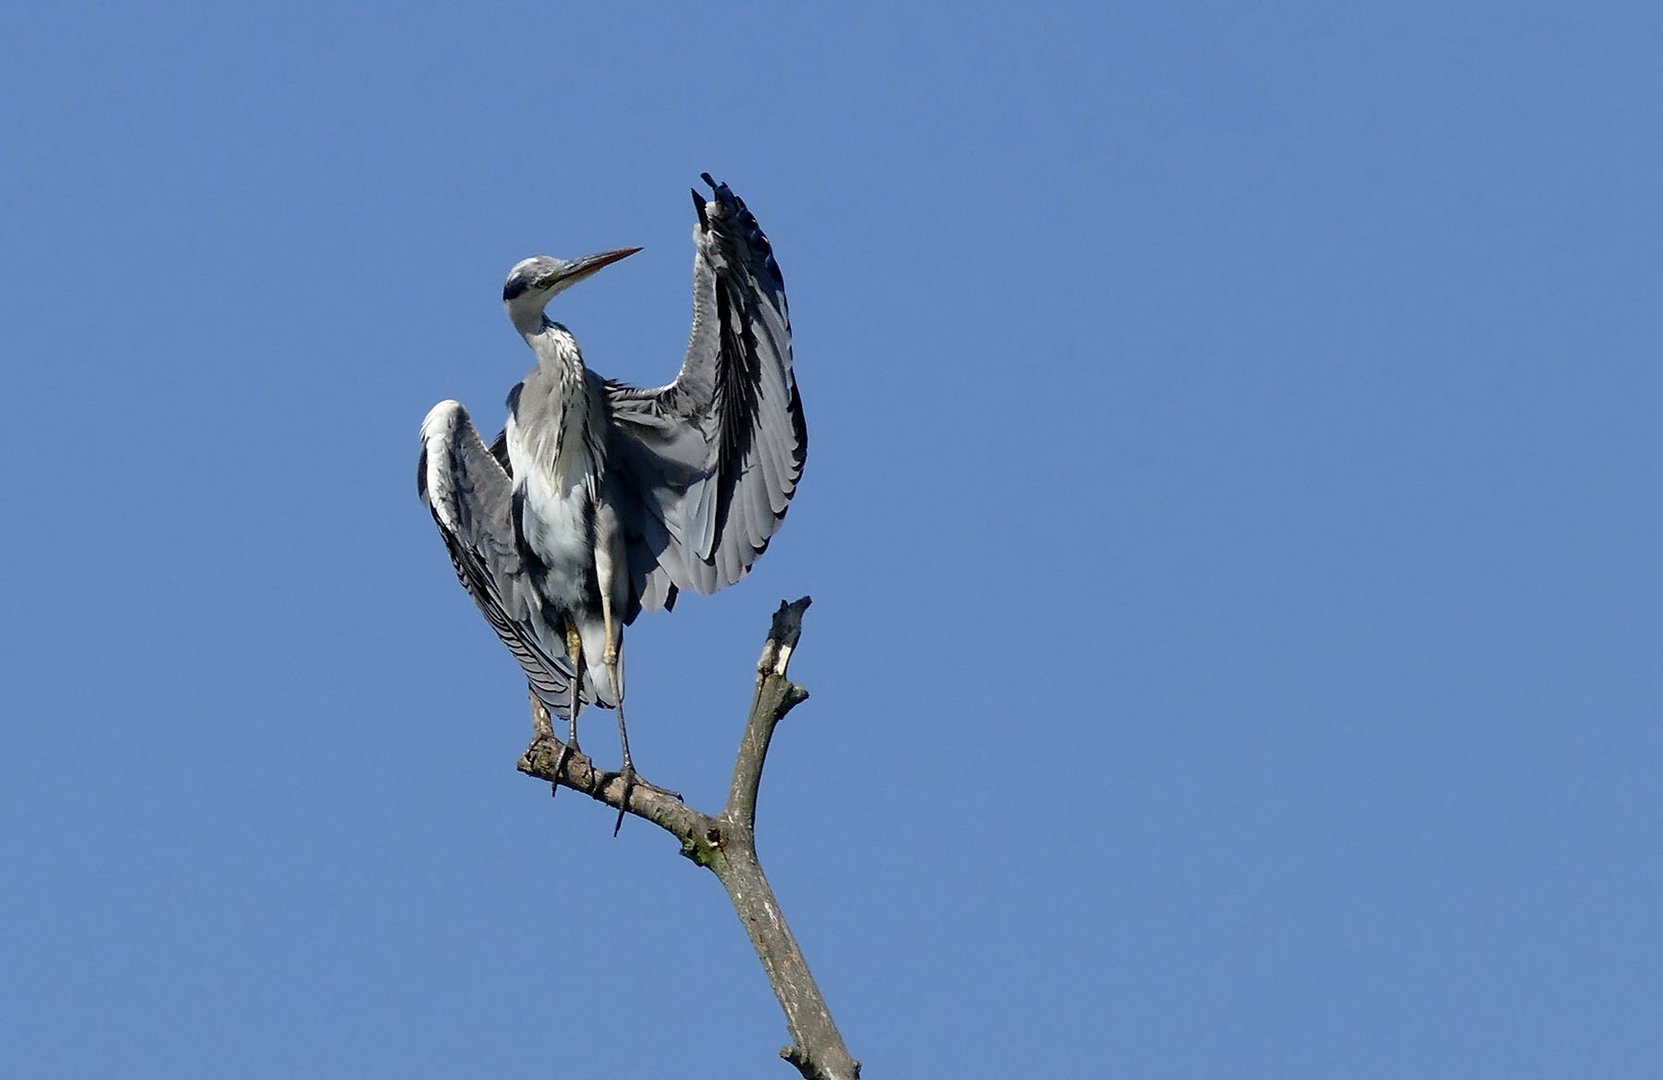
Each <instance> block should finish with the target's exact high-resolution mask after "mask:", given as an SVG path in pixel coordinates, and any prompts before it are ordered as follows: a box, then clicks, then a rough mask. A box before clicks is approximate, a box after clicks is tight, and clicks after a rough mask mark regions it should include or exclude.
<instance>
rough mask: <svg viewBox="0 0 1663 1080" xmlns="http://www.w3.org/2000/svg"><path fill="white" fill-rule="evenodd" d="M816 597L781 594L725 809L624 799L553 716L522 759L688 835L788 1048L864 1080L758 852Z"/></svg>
mask: <svg viewBox="0 0 1663 1080" xmlns="http://www.w3.org/2000/svg"><path fill="white" fill-rule="evenodd" d="M808 605H809V598H808V597H806V596H805V597H803V598H802V599H800V600H797V601H795V602H793V603H789V604H788V603H784V602H781V604H780V606H779V610H778V611H776V612H775V613H774V621H773V626H772V627H771V629H770V631H769V634H768V640H767V642H766V643H765V644H764V645H763V647H762V657H761V659H759V660H758V661H757V668H756V693H755V695H754V696H753V697H752V699H751V711H750V715H749V716H748V717H747V718H746V720H745V732H744V734H743V735H742V736H741V737H740V740H739V753H738V756H737V757H736V759H735V761H734V766H733V781H732V783H731V784H730V785H729V788H728V801H727V805H726V806H725V807H723V809H722V812H721V813H719V814H716V815H714V816H712V815H709V814H703V813H700V812H699V811H697V810H694V809H693V808H692V807H689V806H687V805H685V804H683V803H682V802H680V801H679V800H677V799H675V798H673V797H672V796H670V795H668V794H666V793H664V792H662V791H658V790H655V789H653V788H650V787H645V786H643V785H640V784H637V785H635V786H634V787H632V788H631V789H630V790H629V803H628V805H627V806H624V805H622V804H621V800H622V799H623V798H624V784H623V780H622V779H621V778H620V777H619V776H618V774H616V773H604V772H601V771H600V770H598V769H596V768H595V764H594V762H593V761H592V760H590V758H589V757H588V756H587V755H585V754H583V753H581V752H579V751H576V750H572V749H571V748H570V747H568V746H566V744H564V743H562V742H561V741H560V740H559V739H557V738H556V737H555V736H554V733H553V730H552V729H551V728H550V726H549V724H548V722H547V718H546V717H543V718H541V719H540V720H539V719H536V718H535V715H534V720H533V723H534V728H535V733H536V737H535V738H534V739H533V740H532V743H531V746H530V747H529V748H528V749H527V750H526V752H525V755H524V756H523V757H521V758H520V765H519V768H520V771H521V772H523V773H527V774H528V775H531V776H534V777H536V778H537V779H539V780H544V781H547V782H549V783H552V784H554V785H556V786H557V787H565V788H571V789H572V790H573V791H579V792H582V793H583V794H585V795H588V796H589V797H590V798H592V799H595V800H597V801H599V802H603V803H605V804H606V805H607V806H610V807H612V808H613V809H615V810H616V809H623V810H625V811H627V812H628V813H631V814H634V815H635V816H636V817H640V818H645V819H646V820H648V821H650V822H652V823H653V824H654V825H657V826H658V827H659V828H661V829H664V830H665V831H666V832H668V833H670V834H671V835H672V836H674V837H676V839H678V840H679V841H681V853H682V854H683V855H685V856H687V857H688V858H689V859H692V860H693V861H694V862H696V863H698V864H699V865H700V866H703V867H705V868H706V869H708V870H710V871H711V872H712V873H714V874H715V875H716V877H717V879H718V880H719V881H721V883H722V887H723V888H724V889H726V890H727V894H728V899H729V900H731V901H732V903H733V910H734V913H735V914H737V915H738V916H739V922H740V924H741V925H742V926H744V928H745V933H746V934H747V935H748V936H749V937H750V939H751V946H752V947H753V948H754V949H756V955H757V958H758V959H759V960H761V961H762V968H763V970H764V971H765V972H766V973H767V975H768V984H769V986H771V987H772V988H773V991H774V997H776V998H777V999H779V1003H780V1008H781V1009H783V1010H785V1026H786V1030H787V1031H789V1032H790V1035H791V1044H790V1045H788V1046H786V1047H785V1048H784V1049H782V1050H781V1051H780V1056H781V1057H783V1058H785V1059H786V1060H787V1061H789V1062H790V1063H791V1064H793V1065H795V1066H796V1067H797V1071H798V1072H800V1073H802V1075H803V1076H804V1077H805V1078H807V1080H859V1077H860V1062H858V1061H856V1060H855V1059H854V1058H853V1057H851V1056H849V1051H848V1048H847V1047H845V1046H844V1045H843V1037H842V1036H841V1035H840V1034H839V1033H838V1030H837V1024H836V1023H835V1022H834V1021H833V1020H832V1015H831V1011H830V1010H829V1009H827V1008H826V1001H825V998H824V997H822V996H821V994H820V988H819V987H818V986H816V985H815V982H814V976H813V975H811V974H810V973H809V970H808V961H806V960H805V959H804V958H803V953H802V950H801V949H800V948H798V947H797V939H796V938H795V937H793V936H792V934H791V928H790V927H789V926H787V925H786V923H785V915H784V914H783V913H782V912H781V911H780V907H779V903H778V902H777V901H776V900H775V899H774V891H773V889H771V888H770V887H769V885H768V879H767V878H766V877H765V876H764V875H763V873H762V863H761V862H760V861H759V860H758V859H757V854H756V835H755V829H756V800H757V790H758V788H759V787H760V785H761V783H762V767H763V765H764V764H765V763H766V761H767V758H768V745H769V743H770V741H771V740H772V739H773V736H774V729H775V728H776V727H777V726H779V722H780V721H781V720H782V719H784V717H785V714H786V713H788V712H790V711H791V710H792V708H793V707H795V706H796V705H798V704H800V703H802V702H803V701H805V700H807V698H808V691H807V690H804V689H803V688H802V687H801V686H798V685H797V684H796V683H794V682H792V681H791V680H790V679H789V678H787V677H786V668H787V666H788V665H789V664H790V662H791V653H792V651H793V650H794V649H795V648H796V647H797V639H798V638H799V637H800V636H801V634H802V628H803V612H804V611H806V610H807V609H808ZM533 711H534V714H535V710H533Z"/></svg>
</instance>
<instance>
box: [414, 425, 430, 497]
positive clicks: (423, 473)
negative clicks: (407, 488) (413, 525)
mask: <svg viewBox="0 0 1663 1080" xmlns="http://www.w3.org/2000/svg"><path fill="white" fill-rule="evenodd" d="M416 497H417V498H418V499H420V500H421V501H422V502H424V503H425V502H426V501H427V440H425V439H423V440H422V456H421V457H419V458H417V459H416Z"/></svg>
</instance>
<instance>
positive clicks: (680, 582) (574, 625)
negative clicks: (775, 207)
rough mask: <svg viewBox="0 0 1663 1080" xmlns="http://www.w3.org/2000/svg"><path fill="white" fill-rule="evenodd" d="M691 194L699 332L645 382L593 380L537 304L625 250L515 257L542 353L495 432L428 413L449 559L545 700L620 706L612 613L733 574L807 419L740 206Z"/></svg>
mask: <svg viewBox="0 0 1663 1080" xmlns="http://www.w3.org/2000/svg"><path fill="white" fill-rule="evenodd" d="M705 180H706V182H707V183H710V184H711V186H712V189H713V195H712V198H711V200H710V201H709V202H706V201H704V200H703V199H702V198H701V197H700V196H699V194H698V193H697V192H694V205H695V206H696V207H697V208H698V213H699V224H698V226H697V228H696V229H695V231H694V246H695V257H694V263H693V329H692V333H691V336H690V339H689V341H688V345H687V352H686V356H685V358H684V360H683V362H682V368H681V372H680V374H679V375H678V376H677V378H676V379H675V381H674V382H671V383H670V384H668V385H666V386H663V387H659V388H657V389H640V388H636V387H632V386H626V385H624V384H621V383H617V382H612V381H609V380H605V379H602V378H601V377H600V376H598V375H596V374H595V373H593V372H592V371H590V370H589V369H588V368H587V367H586V366H585V365H584V361H583V355H582V352H581V350H580V349H579V347H578V344H577V340H576V338H574V337H573V336H572V334H571V332H570V331H568V330H567V329H566V328H565V327H564V326H562V325H560V324H559V323H557V322H555V321H553V320H551V319H550V318H549V317H548V316H547V314H546V313H545V310H544V309H545V307H546V305H547V304H548V301H549V300H550V299H552V298H553V297H554V296H555V295H556V294H558V293H559V292H560V291H562V290H563V289H565V288H566V287H568V286H569V285H571V284H573V283H575V282H577V281H579V280H582V279H583V278H585V277H587V276H589V275H590V274H592V273H594V272H595V271H597V270H599V269H601V268H602V267H604V266H607V265H609V264H611V263H613V262H616V261H618V260H619V259H622V258H624V257H626V256H628V255H631V254H633V253H634V252H635V251H637V250H639V249H637V248H621V249H617V250H614V251H607V252H601V253H599V254H597V255H590V256H587V257H585V258H582V259H576V260H572V261H569V262H568V261H565V260H560V259H551V258H548V257H545V256H538V257H536V258H531V259H526V260H524V261H522V262H521V263H519V264H517V265H516V266H515V267H514V268H513V270H512V271H511V272H510V273H509V276H508V281H507V283H506V284H505V285H504V287H503V302H504V304H505V306H506V307H507V309H508V315H509V319H510V321H511V322H512V323H513V325H514V328H515V329H516V330H517V331H518V332H519V333H520V335H521V337H523V338H524V339H525V341H526V344H527V345H529V346H530V348H531V350H532V352H533V354H534V355H535V356H536V366H535V367H533V368H532V370H531V372H530V373H529V374H528V375H527V376H526V378H525V380H524V381H523V382H521V383H520V384H519V385H517V386H515V387H514V389H513V390H512V391H511V392H510V393H509V396H508V409H509V415H508V421H507V424H506V426H505V428H504V431H503V434H502V435H501V436H499V438H498V439H497V441H496V442H495V443H494V444H493V445H492V446H491V447H489V448H487V447H486V446H485V444H484V443H483V441H482V440H481V439H480V437H479V434H478V432H477V430H476V429H475V428H474V426H473V424H472V421H471V420H470V419H469V418H468V415H467V412H466V410H464V409H463V408H462V406H461V405H460V404H458V403H456V402H454V401H445V402H440V403H439V404H438V405H436V406H434V408H433V410H432V411H431V412H429V413H428V416H427V419H426V420H425V421H424V422H423V425H422V458H421V464H420V466H419V467H418V477H417V483H418V487H419V489H420V493H421V496H422V500H423V501H424V502H425V503H427V505H428V507H429V509H430V510H431V511H432V513H433V518H434V521H435V523H436V524H437V525H438V527H439V533H440V535H441V537H443V539H444V541H445V545H446V547H447V549H448V550H449V552H450V556H451V562H452V565H453V566H454V567H455V569H456V572H457V576H458V577H459V578H460V579H461V581H462V584H463V585H464V586H465V587H466V588H467V590H468V592H469V593H470V594H471V595H472V596H473V598H474V600H475V602H476V603H477V604H478V605H479V608H480V610H481V611H482V612H483V613H484V614H485V616H486V618H487V620H488V621H489V622H490V623H491V625H492V628H493V629H495V630H496V632H497V635H498V636H499V637H500V638H501V639H502V640H503V642H504V643H505V644H506V645H507V646H508V647H509V650H510V651H511V652H513V654H514V656H515V658H516V659H517V660H518V661H519V662H520V666H521V668H522V669H523V670H524V671H525V673H526V676H527V679H528V680H529V682H530V684H531V689H532V693H533V695H534V696H535V697H536V698H537V699H538V701H539V702H540V703H541V704H542V706H543V707H544V708H545V709H546V710H547V711H548V712H549V713H550V714H551V715H564V716H567V717H568V718H569V719H570V720H572V721H573V723H574V727H573V735H574V738H575V718H576V713H577V711H578V708H579V703H580V702H581V701H591V702H596V703H598V704H601V705H606V706H614V707H617V708H618V710H619V735H620V738H621V740H622V741H623V754H624V771H625V774H626V777H630V776H633V767H632V766H631V765H630V761H629V744H628V740H627V736H625V734H624V727H623V712H622V705H623V696H624V679H623V664H622V660H623V638H622V628H623V626H624V625H625V624H627V623H629V622H631V621H632V620H633V619H634V618H635V616H636V614H637V613H638V612H640V611H641V610H642V609H643V608H645V609H648V610H656V609H661V608H663V609H667V608H670V607H672V606H673V605H674V603H675V599H676V595H677V593H678V592H679V591H680V590H681V589H692V590H694V591H696V592H701V593H709V592H714V591H716V590H717V589H720V588H723V587H725V586H727V585H730V584H732V583H734V582H735V581H737V580H738V579H739V578H740V577H743V576H744V574H745V573H746V571H748V570H749V568H750V566H751V564H752V563H753V562H754V561H755V560H756V559H757V557H758V556H760V555H761V554H762V552H763V550H764V549H766V548H767V546H768V540H769V538H770V537H771V536H772V535H773V533H774V531H775V530H776V529H777V528H778V527H779V525H780V523H781V521H783V519H784V517H785V512H786V510H787V508H788V505H789V503H790V500H791V496H792V495H793V494H794V492H795V491H796V486H797V481H798V479H799V477H800V476H801V475H802V468H803V462H804V459H805V457H806V454H807V450H808V431H807V427H806V425H805V423H804V420H803V413H802V406H801V403H800V401H799V399H798V396H797V388H796V382H795V379H794V377H793V375H792V370H791V324H790V318H789V315H788V313H787V309H786V303H785V286H784V281H783V279H782V278H781V276H780V273H779V267H778V265H777V264H776V263H775V262H774V258H773V253H772V250H771V248H770V246H769V244H768V239H767V237H766V236H764V235H763V233H762V230H761V229H760V228H759V227H758V226H757V224H756V219H755V218H754V217H752V216H751V214H750V211H749V210H747V209H746V208H745V204H744V203H743V202H742V201H741V200H740V199H738V198H737V197H736V196H734V195H733V193H732V192H731V191H729V190H728V188H727V187H726V186H725V185H719V184H716V183H715V182H714V181H712V180H711V179H710V177H709V176H708V175H707V176H705Z"/></svg>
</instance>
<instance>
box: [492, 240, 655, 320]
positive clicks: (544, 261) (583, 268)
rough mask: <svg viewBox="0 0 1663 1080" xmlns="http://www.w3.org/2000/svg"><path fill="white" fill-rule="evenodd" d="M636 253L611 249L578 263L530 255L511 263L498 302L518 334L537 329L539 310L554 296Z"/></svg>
mask: <svg viewBox="0 0 1663 1080" xmlns="http://www.w3.org/2000/svg"><path fill="white" fill-rule="evenodd" d="M640 250H641V249H640V248H638V247H632V248H615V249H613V250H612V251H601V252H597V253H596V254H594V255H585V256H583V258H581V259H553V258H550V257H549V256H547V255H534V256H532V257H531V258H529V259H523V260H521V261H520V262H518V263H515V264H514V269H512V270H510V271H508V280H507V281H506V282H504V283H503V286H502V302H503V305H504V306H505V307H507V308H508V317H509V318H510V319H512V320H514V325H515V326H517V327H521V329H522V331H523V330H524V329H525V327H528V326H529V327H535V326H538V325H540V324H541V323H542V319H543V308H544V307H545V306H547V305H548V302H549V301H550V300H552V299H554V297H555V294H557V293H560V292H562V291H564V290H565V289H566V288H568V287H569V286H572V285H575V284H577V283H578V282H580V281H582V280H583V279H584V278H586V277H588V276H589V275H590V274H593V273H594V272H595V271H596V270H599V269H600V268H601V267H603V266H610V265H612V264H613V263H615V262H617V261H618V260H619V259H624V258H628V257H629V256H631V255H634V254H635V253H636V252H637V251H640Z"/></svg>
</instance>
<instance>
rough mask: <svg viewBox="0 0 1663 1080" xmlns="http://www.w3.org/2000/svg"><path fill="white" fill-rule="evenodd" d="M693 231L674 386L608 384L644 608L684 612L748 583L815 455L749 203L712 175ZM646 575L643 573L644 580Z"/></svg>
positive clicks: (615, 452) (615, 460)
mask: <svg viewBox="0 0 1663 1080" xmlns="http://www.w3.org/2000/svg"><path fill="white" fill-rule="evenodd" d="M704 180H705V182H706V183H708V184H710V186H711V189H712V195H711V198H710V199H709V201H706V200H705V199H704V198H703V197H702V196H700V195H699V193H698V192H697V191H695V192H694V193H693V204H694V206H695V207H696V208H697V210H698V214H699V223H698V225H697V227H695V229H694V230H693V246H694V257H693V329H692V332H691V334H690V336H689V339H688V343H687V354H686V357H685V358H684V360H683V361H682V367H681V372H680V374H679V375H677V376H676V380H675V381H674V382H672V383H670V384H669V385H668V386H662V387H658V388H657V389H650V390H648V389H639V388H637V387H633V386H626V385H624V384H622V383H617V382H608V383H607V384H606V392H607V397H608V400H609V404H610V405H611V410H612V419H613V421H614V422H613V424H612V437H611V444H610V447H609V453H610V465H611V467H612V469H613V470H614V477H615V479H616V480H617V481H618V482H619V483H620V484H621V485H622V486H623V487H624V488H625V489H627V490H628V491H629V492H630V493H632V494H633V495H634V496H635V497H634V498H632V499H628V500H626V501H627V502H628V503H629V504H630V505H629V506H628V507H627V511H628V512H627V513H626V514H625V520H624V525H625V530H626V532H627V533H628V536H629V544H630V567H631V570H632V577H633V579H634V580H633V585H634V591H635V593H636V598H635V599H636V601H637V603H636V604H632V609H631V611H630V612H629V614H630V615H631V616H633V615H634V613H635V611H636V610H638V608H639V607H646V608H648V609H654V608H659V607H665V608H667V607H670V606H672V605H673V604H674V603H675V596H676V592H677V590H679V589H692V590H694V591H695V592H700V593H711V592H715V591H716V590H718V589H721V588H724V587H726V586H728V585H731V584H733V583H734V582H736V581H738V580H739V579H740V578H741V577H743V576H744V575H745V573H746V571H748V570H749V569H750V567H751V564H752V563H754V562H755V561H756V559H757V557H758V556H760V555H761V554H762V552H763V551H764V550H766V549H767V547H768V541H769V539H770V538H771V537H772V536H773V535H774V533H775V531H776V530H778V529H779V527H780V524H781V522H782V521H783V520H784V518H785V513H786V510H787V509H788V508H789V505H790V502H791V496H792V495H793V494H794V493H795V492H796V490H797V482H798V480H799V479H800V478H801V477H802V473H803V462H804V461H805V460H806V458H807V454H808V427H807V424H806V423H805V421H804V419H803V410H802V403H801V401H800V400H799V398H798V395H797V383H796V380H795V378H794V377H793V375H792V371H791V318H790V313H789V310H788V309H787V306H786V300H785V280H784V278H783V277H782V276H781V274H780V268H779V264H778V263H776V262H775V261H774V254H773V249H772V248H771V247H770V246H769V243H768V238H767V236H765V235H764V234H763V232H762V229H761V227H760V226H758V225H757V222H756V218H755V217H753V216H752V214H751V212H750V211H749V210H748V209H746V207H745V203H744V201H743V200H741V199H740V198H739V197H738V196H737V195H735V194H733V192H732V191H730V190H729V189H728V187H727V185H726V184H718V183H716V182H715V181H713V180H712V179H711V178H710V176H709V175H708V174H706V175H705V177H704ZM636 575H639V576H636Z"/></svg>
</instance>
